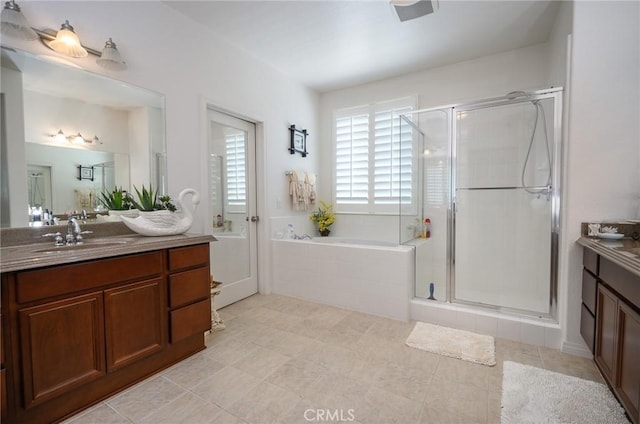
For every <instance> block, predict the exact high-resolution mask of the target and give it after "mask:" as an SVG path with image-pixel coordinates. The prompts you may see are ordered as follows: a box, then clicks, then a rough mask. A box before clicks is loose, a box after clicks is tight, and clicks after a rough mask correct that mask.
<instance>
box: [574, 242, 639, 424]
mask: <svg viewBox="0 0 640 424" xmlns="http://www.w3.org/2000/svg"><path fill="white" fill-rule="evenodd" d="M578 243H579V244H581V245H582V246H584V247H585V249H584V252H583V274H582V315H581V321H580V332H581V334H582V337H583V338H584V340H585V341H586V342H587V345H588V346H589V348H590V349H591V351H592V352H593V354H594V360H595V363H596V365H597V366H598V368H599V369H600V372H601V373H602V375H603V376H604V378H605V380H606V381H607V383H608V384H609V386H610V387H611V389H612V391H613V393H614V394H615V395H616V397H617V398H618V400H620V402H621V403H622V405H623V406H624V408H625V410H626V411H627V414H628V415H629V416H630V417H631V420H632V421H633V422H634V423H636V424H637V423H638V422H640V421H639V416H638V410H639V408H640V361H638V356H639V355H640V242H639V241H634V240H631V239H628V238H625V239H622V240H617V241H609V240H598V239H591V238H587V237H582V238H580V240H579V241H578Z"/></svg>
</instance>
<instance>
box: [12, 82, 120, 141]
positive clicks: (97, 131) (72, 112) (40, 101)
mask: <svg viewBox="0 0 640 424" xmlns="http://www.w3.org/2000/svg"><path fill="white" fill-rule="evenodd" d="M127 115H128V114H127V112H126V111H122V110H116V109H113V108H110V107H105V106H101V105H96V104H90V103H86V102H82V101H78V100H75V99H67V98H62V97H57V96H51V95H48V94H42V93H36V92H33V91H29V90H24V124H25V133H24V136H25V141H26V142H27V143H39V144H46V145H55V144H56V142H55V141H54V140H53V139H52V138H51V137H50V136H51V135H52V134H57V133H58V130H62V131H63V132H64V134H65V135H67V136H71V135H76V134H78V133H80V134H82V137H83V138H85V139H88V140H91V139H93V137H94V136H98V137H99V138H100V141H101V142H102V144H98V145H95V146H94V145H90V146H88V148H89V149H92V150H93V149H97V150H101V151H105V152H114V153H128V151H129V136H128V134H127V122H128V116H127Z"/></svg>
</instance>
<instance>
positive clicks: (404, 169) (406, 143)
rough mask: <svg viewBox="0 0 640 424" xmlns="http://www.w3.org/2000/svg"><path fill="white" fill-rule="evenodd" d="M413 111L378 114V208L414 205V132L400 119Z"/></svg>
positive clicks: (375, 176) (376, 134)
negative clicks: (412, 190) (412, 191)
mask: <svg viewBox="0 0 640 424" xmlns="http://www.w3.org/2000/svg"><path fill="white" fill-rule="evenodd" d="M410 111H411V108H410V107H406V108H401V109H392V110H385V111H381V112H376V114H375V121H374V128H375V132H374V172H373V183H374V202H375V204H376V205H398V204H402V205H408V204H411V188H412V181H411V179H412V173H413V170H412V162H413V153H412V144H413V143H412V131H411V127H409V125H406V124H405V125H401V121H400V115H402V114H406V113H409V112H410Z"/></svg>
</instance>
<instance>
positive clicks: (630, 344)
mask: <svg viewBox="0 0 640 424" xmlns="http://www.w3.org/2000/svg"><path fill="white" fill-rule="evenodd" d="M618 349H619V351H618V380H617V381H616V384H615V388H616V391H617V392H618V394H619V395H620V397H621V399H622V402H623V403H624V405H625V406H626V407H627V411H628V412H629V415H631V417H632V418H633V419H634V421H635V422H638V406H639V405H638V402H640V360H639V359H638V358H639V357H640V315H638V314H637V313H636V312H635V311H633V310H632V309H631V308H630V307H628V306H627V305H626V304H624V303H622V302H619V309H618Z"/></svg>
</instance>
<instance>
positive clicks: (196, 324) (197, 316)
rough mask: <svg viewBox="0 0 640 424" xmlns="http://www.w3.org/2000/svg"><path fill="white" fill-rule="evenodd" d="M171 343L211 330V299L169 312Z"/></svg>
mask: <svg viewBox="0 0 640 424" xmlns="http://www.w3.org/2000/svg"><path fill="white" fill-rule="evenodd" d="M170 314H171V315H170V316H171V343H176V342H178V341H180V340H182V339H186V338H187V337H189V336H192V335H194V334H196V333H204V332H205V331H207V330H208V329H210V328H211V298H207V299H206V300H202V301H200V302H198V303H194V304H193V305H189V306H185V307H184V308H180V309H176V310H175V311H171V312H170Z"/></svg>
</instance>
